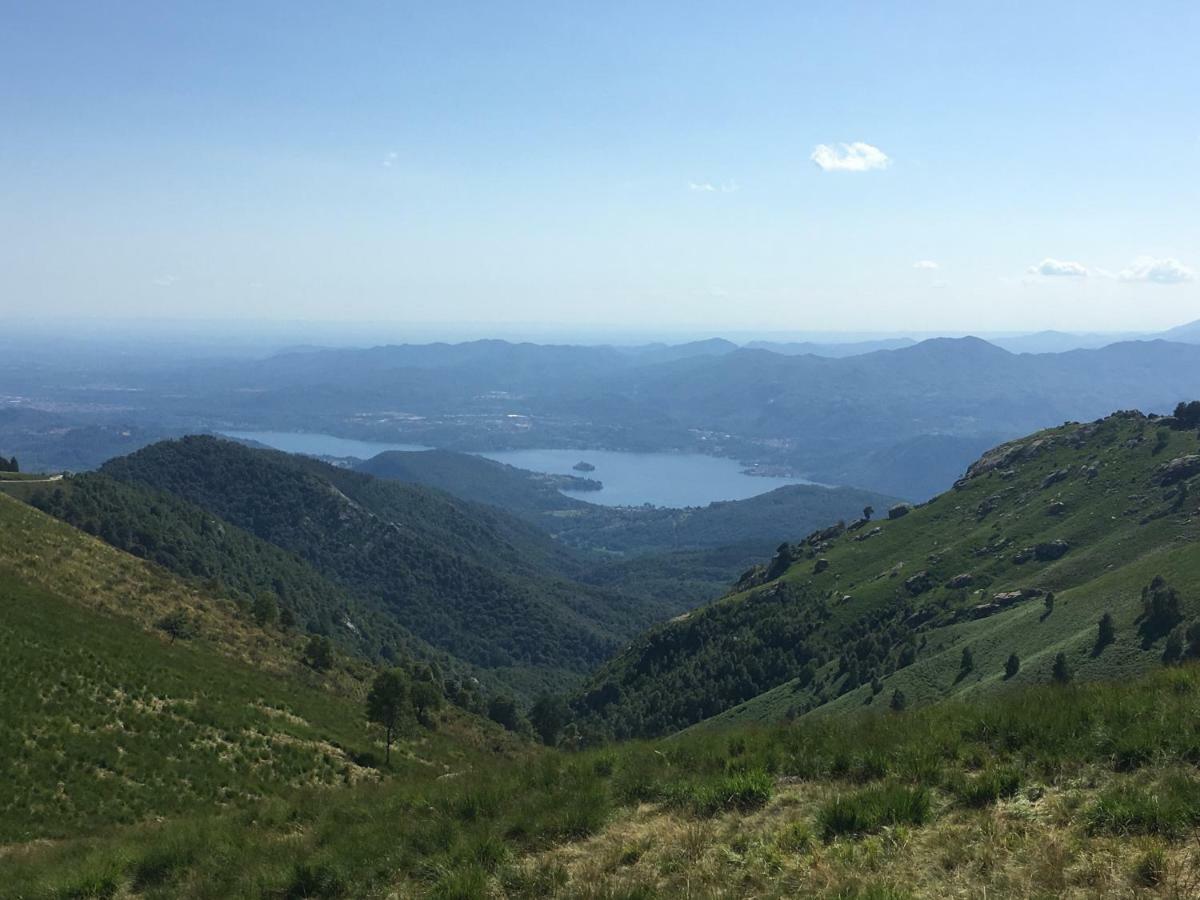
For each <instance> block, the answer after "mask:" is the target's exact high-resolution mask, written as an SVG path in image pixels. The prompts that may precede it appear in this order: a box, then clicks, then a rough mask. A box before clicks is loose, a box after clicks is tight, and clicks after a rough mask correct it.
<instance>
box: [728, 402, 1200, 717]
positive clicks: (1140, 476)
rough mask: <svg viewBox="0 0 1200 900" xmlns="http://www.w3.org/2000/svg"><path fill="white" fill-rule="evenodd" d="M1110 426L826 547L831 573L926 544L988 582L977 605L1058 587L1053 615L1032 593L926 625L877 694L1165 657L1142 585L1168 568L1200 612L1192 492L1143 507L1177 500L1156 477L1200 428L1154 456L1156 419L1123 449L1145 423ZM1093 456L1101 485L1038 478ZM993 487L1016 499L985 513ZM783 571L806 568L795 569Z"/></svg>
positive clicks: (762, 701)
mask: <svg viewBox="0 0 1200 900" xmlns="http://www.w3.org/2000/svg"><path fill="white" fill-rule="evenodd" d="M1110 422H1111V423H1112V425H1113V426H1124V427H1114V428H1113V431H1112V433H1111V434H1109V435H1106V436H1102V437H1101V438H1100V439H1099V440H1096V441H1089V442H1088V444H1087V445H1086V446H1085V447H1084V448H1081V449H1078V450H1077V449H1075V448H1072V447H1071V446H1069V445H1059V446H1057V447H1053V448H1051V449H1050V450H1049V451H1048V452H1046V453H1045V454H1043V455H1042V456H1040V457H1038V458H1037V459H1035V460H1031V461H1030V462H1028V463H1025V464H1023V465H1021V466H1020V470H1019V474H1018V476H1016V477H1014V478H1012V479H1011V480H1009V481H1007V482H1003V481H1001V480H1000V477H999V476H998V475H997V474H988V475H985V476H983V477H981V478H978V479H973V480H972V482H970V483H968V484H967V485H965V486H964V488H963V489H961V490H957V491H952V492H950V493H949V494H947V495H945V496H943V497H942V498H941V499H940V500H938V502H937V503H935V504H933V505H932V506H930V507H927V508H924V509H919V510H917V511H915V512H914V513H912V514H910V515H909V516H908V517H906V518H905V519H903V520H900V521H899V522H896V523H892V525H893V527H892V528H891V529H890V530H891V532H892V533H891V534H888V530H887V529H885V533H884V534H883V535H880V538H894V540H886V539H885V540H880V543H879V544H878V545H877V546H875V547H872V548H871V551H870V552H868V551H866V550H865V549H863V548H864V545H863V544H859V545H855V544H853V543H851V542H847V541H845V540H844V539H843V540H842V541H841V546H839V547H837V548H834V549H832V550H830V551H829V553H827V554H826V555H825V556H826V558H828V559H829V560H830V570H829V571H830V572H832V573H833V575H834V578H835V580H836V579H837V575H838V574H839V570H840V571H842V572H844V571H845V570H846V569H848V568H851V567H854V568H857V569H858V570H859V571H863V572H870V571H873V570H874V567H875V565H878V564H880V563H885V562H886V561H887V560H889V559H892V558H896V559H898V560H899V559H902V558H909V559H911V558H912V557H914V556H916V554H917V553H919V552H920V551H921V550H924V549H926V548H929V549H930V550H931V552H934V553H936V554H938V555H939V556H940V557H941V560H940V561H939V562H938V569H937V571H938V574H939V576H941V580H942V581H945V580H947V579H948V578H949V577H952V576H953V574H955V573H956V572H960V571H961V572H972V573H974V574H976V575H977V577H980V578H987V579H989V580H990V581H991V584H989V586H988V587H987V588H986V589H980V588H977V589H974V590H973V591H972V592H971V599H972V600H973V601H976V602H984V601H986V600H987V599H989V598H990V597H991V596H992V595H993V594H995V593H997V592H1001V591H1006V590H1016V589H1019V588H1024V587H1034V588H1043V589H1045V590H1049V591H1053V592H1054V593H1055V597H1056V601H1055V605H1054V609H1053V611H1052V612H1050V613H1047V611H1046V609H1045V606H1044V604H1043V603H1042V602H1041V601H1039V600H1036V599H1034V600H1030V601H1024V602H1021V603H1018V604H1016V605H1015V606H1013V607H1010V608H1009V609H1007V610H1004V611H1002V612H1000V613H998V614H995V615H992V616H988V617H986V618H982V619H977V620H974V621H966V622H961V623H956V624H952V625H948V626H945V627H941V628H931V629H929V630H928V631H927V632H925V633H924V634H923V637H925V639H926V640H928V642H929V650H928V651H927V652H925V653H922V654H920V655H919V656H918V659H917V662H916V663H914V664H913V665H912V666H910V667H907V668H905V669H901V670H900V671H898V672H896V673H895V674H893V675H891V676H890V677H887V678H884V679H883V686H884V690H883V692H882V693H881V695H880V697H879V698H877V699H876V700H875V701H874V702H880V703H882V702H884V701H885V700H886V699H887V698H888V697H890V695H891V692H892V691H893V690H895V689H900V690H901V691H903V692H904V694H905V696H906V697H907V698H908V699H909V701H910V702H917V703H931V702H936V701H938V700H942V699H945V698H946V697H948V696H956V695H960V694H980V693H988V692H992V691H995V690H997V689H1002V688H1003V687H1005V686H1007V685H1009V684H1012V683H1015V684H1023V683H1037V682H1045V681H1047V680H1049V678H1050V669H1051V666H1052V665H1053V661H1054V658H1055V656H1056V655H1057V654H1058V653H1060V652H1062V653H1065V654H1066V655H1067V658H1068V660H1069V662H1070V665H1071V667H1072V669H1073V670H1074V671H1075V672H1076V674H1077V677H1079V678H1083V679H1101V678H1124V677H1129V676H1132V675H1136V674H1138V673H1141V672H1144V671H1147V670H1148V669H1151V668H1153V667H1155V666H1157V665H1158V664H1159V662H1160V660H1159V657H1160V655H1161V653H1162V649H1163V644H1164V642H1165V636H1158V637H1156V638H1155V639H1154V640H1147V638H1148V637H1149V636H1148V635H1146V634H1144V633H1142V632H1141V630H1140V625H1141V622H1140V617H1141V614H1142V603H1141V590H1142V588H1143V587H1144V586H1145V585H1147V584H1148V583H1149V582H1150V581H1151V580H1152V579H1153V578H1154V577H1155V576H1156V575H1162V576H1163V577H1164V578H1166V580H1167V581H1168V583H1170V584H1173V585H1175V586H1177V587H1179V588H1181V589H1182V590H1183V596H1184V604H1185V606H1184V608H1185V614H1186V615H1187V616H1188V617H1189V618H1190V617H1194V616H1196V615H1197V614H1200V552H1197V543H1196V542H1197V539H1200V522H1198V521H1197V515H1196V513H1197V506H1196V501H1191V502H1189V503H1188V504H1187V505H1186V506H1184V507H1183V508H1182V509H1180V510H1179V511H1178V512H1175V513H1170V514H1167V515H1164V516H1162V517H1161V518H1157V519H1155V520H1153V521H1150V522H1143V521H1142V520H1143V518H1144V517H1145V516H1146V514H1147V513H1160V512H1163V511H1164V510H1165V509H1169V508H1170V506H1172V505H1173V502H1172V501H1166V500H1163V499H1162V497H1161V494H1162V493H1163V489H1162V488H1159V487H1157V486H1155V485H1154V484H1153V483H1152V473H1153V471H1154V470H1155V468H1156V467H1157V466H1158V465H1160V464H1161V463H1163V462H1166V461H1168V460H1170V459H1173V458H1175V457H1177V456H1180V455H1183V454H1186V453H1194V452H1196V449H1197V448H1196V433H1195V432H1174V433H1172V435H1171V438H1172V441H1171V444H1170V445H1168V446H1167V447H1164V448H1163V449H1161V450H1159V451H1158V453H1154V452H1153V446H1154V439H1153V435H1154V433H1155V432H1154V429H1153V428H1150V429H1149V430H1148V431H1147V433H1146V434H1147V438H1148V439H1147V440H1145V441H1143V442H1142V443H1140V444H1138V445H1136V446H1134V447H1128V446H1126V445H1125V443H1124V442H1125V441H1129V440H1133V439H1135V436H1136V435H1138V434H1140V433H1141V430H1140V428H1139V427H1138V423H1136V422H1133V423H1129V422H1122V421H1120V420H1110ZM1069 431H1070V429H1064V430H1059V431H1057V432H1055V431H1052V432H1048V433H1045V435H1046V436H1052V435H1055V434H1063V433H1069ZM1093 454H1096V458H1097V461H1098V462H1099V463H1100V466H1101V468H1100V474H1099V475H1098V476H1097V477H1096V478H1095V479H1093V480H1092V481H1088V480H1086V479H1085V478H1080V477H1073V478H1069V479H1067V480H1066V481H1063V482H1059V483H1057V484H1054V485H1051V486H1049V487H1047V488H1042V487H1041V486H1040V485H1041V482H1042V481H1043V480H1044V479H1045V477H1046V476H1047V475H1049V474H1050V473H1051V472H1054V471H1057V470H1060V469H1063V468H1065V467H1070V466H1078V465H1079V464H1080V456H1081V455H1084V456H1086V457H1088V458H1089V459H1090V458H1092V456H1093ZM1001 485H1003V488H1001ZM998 489H1006V490H1007V491H1008V492H1009V493H1008V496H1007V497H1005V498H1004V499H1002V500H1001V502H1000V504H999V505H998V506H997V508H996V509H995V510H994V511H993V512H991V513H989V514H988V515H987V516H986V517H985V518H984V519H983V520H982V521H977V518H978V516H977V512H976V509H977V505H976V504H977V503H978V502H980V501H982V500H984V499H985V498H987V497H989V496H994V495H995V494H994V492H995V491H997V490H998ZM1055 501H1057V502H1062V503H1064V504H1066V508H1067V512H1066V513H1064V514H1062V515H1059V516H1055V517H1049V516H1047V515H1046V508H1047V506H1048V504H1049V503H1050V502H1055ZM903 523H909V524H908V525H907V528H903V527H901V528H897V527H894V526H896V525H903ZM918 529H919V532H918ZM920 532H924V534H923V536H922V535H921V534H920ZM910 534H911V538H910V539H909V540H908V541H905V540H904V537H906V536H908V535H910ZM999 535H1003V536H1005V537H1006V538H1008V539H1009V540H1010V542H1011V543H1010V546H1009V547H1007V548H1006V550H1005V552H1004V553H1002V554H1000V558H998V559H997V558H994V557H993V558H988V559H987V560H986V561H981V560H980V559H979V558H977V557H974V555H973V554H972V553H971V548H973V547H978V546H982V545H985V544H987V543H991V542H994V541H995V539H996V537H997V536H999ZM1059 538H1061V539H1064V540H1067V541H1068V542H1069V543H1071V544H1072V546H1073V547H1074V548H1075V549H1073V550H1072V551H1071V552H1069V553H1068V554H1067V555H1066V556H1064V557H1063V558H1062V559H1061V560H1058V561H1057V562H1052V563H1045V564H1039V563H1037V562H1029V563H1025V564H1024V565H1023V566H1016V565H1014V564H1013V563H1012V562H1011V554H1012V552H1013V550H1014V549H1016V548H1018V547H1023V546H1028V545H1030V544H1033V543H1036V542H1038V541H1047V540H1054V539H1059ZM875 540H879V539H878V538H877V539H875ZM865 543H866V544H869V543H870V542H865ZM934 548H936V549H934ZM926 561H928V557H926ZM797 568H798V569H801V570H803V569H804V568H806V567H804V566H797ZM788 577H799V578H805V577H806V576H805V574H804V572H803V571H800V572H793V573H790V575H789V576H788ZM889 580H891V579H889ZM847 590H849V591H851V592H853V593H854V594H855V596H856V599H857V597H858V596H859V595H863V599H864V600H866V601H867V602H871V601H872V600H874V599H876V598H878V597H879V596H880V595H881V594H882V595H886V592H887V586H886V582H885V581H880V582H875V583H873V584H871V585H863V586H859V587H857V588H856V587H855V586H854V585H853V584H852V583H848V584H847ZM943 590H944V589H943ZM947 593H949V592H947ZM936 599H940V598H936V597H929V598H928V599H926V602H930V601H934V600H936ZM1106 612H1108V613H1111V614H1112V616H1113V618H1114V620H1115V624H1116V633H1117V634H1116V640H1115V642H1114V643H1112V644H1110V645H1108V646H1106V647H1104V648H1103V649H1101V650H1097V648H1096V635H1097V627H1098V621H1099V618H1100V617H1101V616H1102V615H1103V614H1104V613H1106ZM963 647H970V648H971V651H972V654H973V656H974V659H975V668H974V670H973V671H972V672H971V673H970V674H969V675H967V676H966V677H965V678H961V679H960V678H959V672H960V663H961V658H962V649H963ZM1012 653H1016V654H1017V655H1018V657H1019V658H1020V660H1021V670H1020V671H1019V672H1018V674H1017V675H1016V676H1015V677H1014V678H1012V679H1006V678H1005V675H1004V664H1005V661H1006V660H1007V659H1008V657H1009V655H1010V654H1012ZM796 688H797V685H795V684H794V683H792V684H787V685H783V686H781V687H780V688H777V689H775V690H772V691H771V692H769V693H768V694H764V695H762V696H761V697H758V698H755V699H754V700H752V701H750V702H749V703H747V704H744V705H743V706H740V707H738V708H736V709H733V710H730V711H729V712H728V713H726V714H725V715H724V716H722V717H719V721H738V720H746V719H749V720H754V719H772V718H778V717H780V716H784V715H786V714H787V712H788V710H790V709H794V708H795V705H796V703H797V701H798V699H803V695H804V692H803V691H797V690H796ZM798 694H799V695H800V696H799V698H798V697H797V695H798ZM871 695H872V693H871V687H870V686H869V685H864V686H863V687H861V688H858V689H857V690H855V691H852V692H850V693H847V694H844V695H842V696H841V697H839V698H837V699H836V700H834V701H833V702H831V703H830V704H828V706H826V707H825V708H824V709H825V710H826V711H827V712H831V713H835V712H839V711H845V710H848V709H852V708H854V707H856V706H861V705H863V704H865V703H868V702H870V697H871Z"/></svg>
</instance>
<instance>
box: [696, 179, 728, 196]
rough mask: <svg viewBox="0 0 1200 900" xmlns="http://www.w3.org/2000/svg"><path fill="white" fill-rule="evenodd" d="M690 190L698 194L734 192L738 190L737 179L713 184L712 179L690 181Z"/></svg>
mask: <svg viewBox="0 0 1200 900" xmlns="http://www.w3.org/2000/svg"><path fill="white" fill-rule="evenodd" d="M688 190H689V191H694V192H696V193H698V194H733V193H736V192H737V190H738V185H737V182H736V181H722V182H721V183H720V184H713V183H712V182H711V181H689V182H688Z"/></svg>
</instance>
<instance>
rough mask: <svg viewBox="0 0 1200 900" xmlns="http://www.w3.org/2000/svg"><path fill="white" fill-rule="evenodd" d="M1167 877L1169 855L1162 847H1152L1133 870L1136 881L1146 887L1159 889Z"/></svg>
mask: <svg viewBox="0 0 1200 900" xmlns="http://www.w3.org/2000/svg"><path fill="white" fill-rule="evenodd" d="M1166 875H1167V854H1166V853H1165V852H1164V851H1163V848H1162V847H1152V848H1151V849H1149V850H1147V851H1146V852H1145V853H1143V854H1142V857H1141V859H1139V860H1138V863H1137V865H1136V866H1135V867H1134V869H1133V877H1134V880H1135V881H1137V883H1138V884H1140V885H1143V886H1144V887H1149V888H1152V887H1158V886H1159V885H1160V884H1162V882H1163V879H1164V878H1166Z"/></svg>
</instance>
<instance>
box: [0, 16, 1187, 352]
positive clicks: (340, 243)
mask: <svg viewBox="0 0 1200 900" xmlns="http://www.w3.org/2000/svg"><path fill="white" fill-rule="evenodd" d="M1156 7H1157V9H1158V10H1159V12H1158V14H1156V15H1153V16H1150V15H1146V14H1145V12H1144V10H1142V9H1141V8H1130V7H1128V6H1127V5H1125V4H1119V3H1115V2H1108V3H1100V4H1086V5H1084V4H1077V3H1053V4H1039V5H1038V6H1037V7H1029V8H1028V9H1013V8H1011V7H1005V8H999V7H997V8H989V9H981V8H971V7H963V6H961V5H959V4H948V3H922V4H905V5H903V6H899V5H898V6H895V7H884V6H880V5H876V4H854V3H851V4H841V5H838V6H836V7H821V8H803V7H801V8H797V7H795V6H794V5H791V4H775V3H769V4H764V5H761V6H759V7H757V8H756V9H755V10H754V14H753V15H746V14H745V12H746V11H741V12H742V14H740V15H737V14H733V13H731V11H730V10H729V9H728V8H727V7H724V6H719V5H716V4H686V5H683V4H658V5H655V6H654V7H653V8H649V9H647V8H643V7H642V6H640V5H615V6H614V5H608V6H605V7H603V8H587V9H584V8H574V9H571V8H564V7H562V6H561V5H556V4H537V3H531V4H516V5H507V6H505V7H503V8H501V7H481V6H477V5H474V4H454V3H451V4H439V5H438V6H437V7H413V6H404V5H400V6H394V5H375V4H368V5H364V6H361V7H356V8H355V10H354V12H353V14H349V13H347V12H346V10H338V11H337V12H334V11H331V10H329V9H328V8H326V7H324V6H322V5H319V4H307V3H299V4H294V3H289V4H286V5H284V4H274V3H266V4H254V5H250V6H238V7H237V8H236V13H235V14H230V15H221V14H213V13H212V10H211V9H210V7H208V6H188V5H175V4H172V5H170V6H166V7H164V6H160V5H157V4H149V3H131V4H121V5H119V6H110V5H105V4H98V5H86V6H78V5H74V6H69V7H68V6H65V5H60V4H57V3H44V4H35V5H10V6H9V8H8V10H7V15H6V17H5V29H4V30H3V32H2V33H0V74H2V76H3V77H2V78H0V114H2V115H3V117H4V121H5V134H4V136H3V137H2V138H0V164H2V165H0V200H2V201H3V202H0V263H2V266H0V273H2V274H0V314H3V315H4V316H6V317H8V318H10V319H11V318H29V317H36V318H39V319H42V320H46V321H54V320H58V319H62V318H64V317H66V318H78V317H92V318H107V317H112V318H115V319H129V320H136V319H139V318H143V317H166V318H172V319H180V320H203V319H214V318H215V319H221V320H230V321H234V322H244V323H247V324H249V323H253V322H257V321H271V322H286V321H294V320H310V321H328V320H332V321H335V322H337V323H339V324H346V325H349V324H350V323H360V326H365V325H366V324H367V323H377V322H389V323H391V322H397V321H402V322H405V323H408V325H407V326H406V327H408V328H411V329H418V330H419V329H426V330H433V331H436V330H438V329H441V328H449V329H452V330H453V329H459V330H460V331H471V330H473V329H478V330H479V331H480V332H487V331H488V330H489V329H490V330H492V331H500V332H503V331H504V330H505V329H511V328H513V327H514V326H513V323H539V324H540V326H541V327H543V328H546V329H548V330H550V331H554V330H556V329H568V328H571V329H576V330H579V331H584V332H586V331H597V330H606V329H612V330H620V329H623V330H630V331H634V332H638V333H672V332H684V333H688V334H701V333H707V334H712V333H717V334H719V333H730V332H733V331H737V332H742V333H755V334H763V333H777V332H783V333H788V332H805V333H816V332H821V331H832V332H839V331H840V332H845V331H856V332H857V331H860V330H864V329H867V330H870V331H873V332H880V333H891V332H901V333H912V332H918V333H930V332H939V333H987V332H998V331H1006V332H1031V331H1039V330H1043V329H1058V330H1066V331H1089V332H1094V331H1104V332H1114V331H1115V332H1123V331H1154V330H1161V329H1165V328H1168V327H1171V326H1174V325H1178V324H1180V323H1183V322H1187V321H1190V320H1194V319H1197V318H1200V282H1198V281H1197V277H1196V270H1197V268H1198V267H1200V218H1198V217H1197V216H1196V215H1195V214H1194V211H1195V209H1197V208H1200V187H1198V185H1200V181H1198V180H1197V178H1196V172H1197V168H1198V166H1200V128H1198V126H1197V124H1196V122H1197V118H1196V112H1197V103H1198V101H1197V98H1198V97H1200V68H1198V67H1197V66H1196V65H1195V61H1194V46H1193V43H1194V41H1193V36H1194V35H1195V34H1196V33H1197V30H1198V27H1200V7H1197V6H1196V5H1195V4H1188V3H1164V4H1156ZM1164 24H1167V25H1169V26H1170V27H1163V26H1164ZM520 327H528V326H520Z"/></svg>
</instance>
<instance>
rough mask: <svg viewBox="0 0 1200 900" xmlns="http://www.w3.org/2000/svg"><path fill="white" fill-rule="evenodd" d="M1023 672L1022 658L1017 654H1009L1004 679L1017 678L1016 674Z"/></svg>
mask: <svg viewBox="0 0 1200 900" xmlns="http://www.w3.org/2000/svg"><path fill="white" fill-rule="evenodd" d="M1020 671H1021V657H1019V656H1017V654H1015V653H1012V654H1009V657H1008V662H1006V663H1005V664H1004V677H1005V678H1006V679H1008V678H1015V677H1016V674H1017V673H1018V672H1020Z"/></svg>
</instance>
